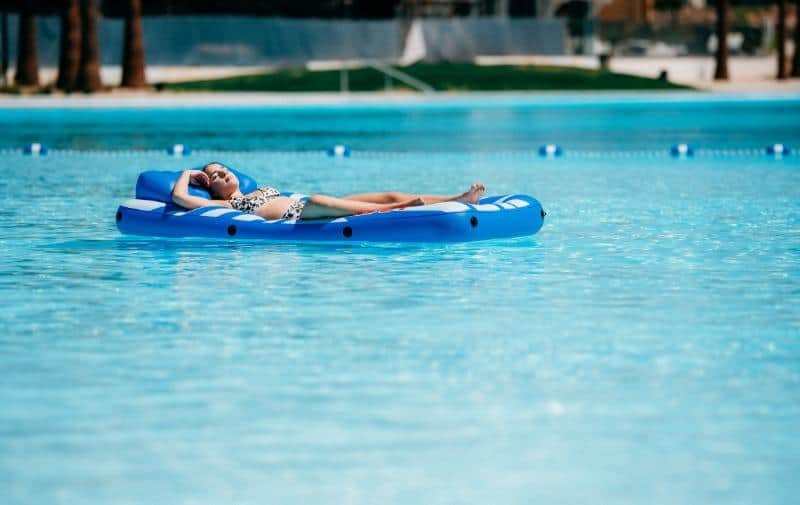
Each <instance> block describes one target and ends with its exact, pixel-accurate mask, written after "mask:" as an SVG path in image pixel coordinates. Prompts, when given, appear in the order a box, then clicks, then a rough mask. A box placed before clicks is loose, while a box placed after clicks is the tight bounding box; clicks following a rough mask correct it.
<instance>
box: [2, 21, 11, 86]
mask: <svg viewBox="0 0 800 505" xmlns="http://www.w3.org/2000/svg"><path fill="white" fill-rule="evenodd" d="M0 47H2V54H0V83H2V85H3V87H6V86H8V82H6V73H7V72H8V60H9V58H8V13H6V12H5V11H3V12H0Z"/></svg>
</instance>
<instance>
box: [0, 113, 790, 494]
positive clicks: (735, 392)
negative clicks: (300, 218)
mask: <svg viewBox="0 0 800 505" xmlns="http://www.w3.org/2000/svg"><path fill="white" fill-rule="evenodd" d="M600 102H602V103H600ZM600 102H594V103H590V104H588V105H586V110H587V111H588V112H587V114H588V115H589V117H590V118H591V121H589V124H587V126H586V130H585V132H584V130H583V129H582V126H581V120H580V114H578V113H579V112H580V111H581V106H580V104H579V103H574V101H569V100H567V101H564V102H559V101H558V100H555V99H552V98H548V99H547V100H545V101H543V102H540V101H537V100H530V101H528V102H524V101H523V102H521V103H515V102H513V101H509V100H508V99H497V100H496V101H492V100H491V99H490V98H487V99H485V101H484V102H481V103H480V104H476V105H474V106H470V105H463V104H460V105H453V106H451V107H447V106H442V105H436V106H431V105H418V106H393V107H388V106H387V107H384V108H377V109H375V110H373V109H370V108H365V107H354V108H351V109H348V108H347V107H331V108H325V107H314V108H312V107H308V108H303V109H300V110H299V111H296V112H292V111H291V110H288V109H275V110H273V109H263V108H259V109H215V110H213V111H211V110H206V111H203V110H199V111H198V110H188V111H185V110H174V111H173V110H155V109H153V110H113V111H112V110H97V111H76V110H67V109H63V110H39V111H30V110H28V111H21V110H0V147H5V148H8V149H7V150H6V151H4V153H3V155H2V159H1V160H0V175H2V177H3V181H2V184H0V198H2V201H3V203H4V205H3V206H2V209H0V309H1V310H0V328H2V332H1V333H0V371H2V374H1V375H0V377H2V379H1V381H0V490H2V491H0V494H2V500H0V501H2V503H4V504H5V503H9V504H32V503H37V504H38V503H48V504H49V503H67V504H74V503H98V504H100V503H253V504H255V503H286V502H290V503H331V502H334V503H338V502H347V503H531V502H543V503H588V502H592V503H663V504H674V503H703V504H708V503H719V504H732V503H734V504H735V503H742V504H744V503H762V504H764V503H768V504H773V503H774V504H779V503H781V504H782V503H792V502H794V501H795V500H796V498H797V496H798V494H800V484H798V483H797V479H796V473H797V468H798V465H799V464H800V440H798V437H797V426H799V425H800V393H799V391H800V341H799V339H798V337H800V311H798V309H797V307H798V306H800V284H799V283H798V278H799V277H800V156H789V157H784V158H782V159H774V158H770V157H767V156H764V155H759V154H757V153H756V150H757V149H761V148H763V147H764V146H765V145H766V144H768V143H772V142H783V143H786V144H789V145H795V146H800V114H798V112H800V100H788V99H782V100H772V101H771V100H761V101H760V100H755V101H739V100H733V99H731V100H727V101H718V102H715V101H713V100H712V101H710V102H704V101H702V99H695V101H692V102H689V103H687V104H685V107H683V106H680V103H677V104H676V103H672V105H671V111H670V112H669V114H670V115H671V116H672V117H673V118H674V120H673V121H671V122H668V124H667V122H665V120H664V113H665V111H667V110H668V109H670V108H669V107H666V106H665V105H664V104H663V103H661V102H659V103H655V104H648V103H647V100H640V101H639V102H636V103H633V104H631V103H630V102H625V103H619V104H617V103H615V101H614V100H612V99H609V98H604V99H603V100H602V101H600ZM681 107H683V108H681ZM675 108H677V109H678V110H677V111H676V110H674V109H675ZM765 111H766V112H765ZM770 111H771V112H770ZM204 114H205V115H208V114H211V115H213V116H214V117H215V119H217V120H218V122H219V121H222V122H224V123H225V124H226V128H225V129H224V132H222V133H220V134H219V135H220V136H221V137H220V138H224V139H227V140H226V143H225V144H222V143H217V144H215V143H214V142H219V140H218V134H217V133H216V132H215V131H214V130H213V129H209V127H208V125H205V124H200V123H202V121H200V120H199V119H198V118H200V117H203V116H204ZM692 114H694V115H692ZM543 115H544V116H548V117H550V118H552V121H551V122H550V124H551V125H560V126H558V128H555V127H553V128H554V129H548V128H547V127H545V126H544V125H543V124H542V122H541V120H540V119H541V117H542V116H543ZM312 116H313V117H314V118H316V119H315V120H314V121H311V120H310V119H309V117H312ZM470 117H472V118H474V120H473V121H472V122H469V121H467V119H465V118H470ZM180 118H183V119H180ZM237 118H249V119H247V120H246V121H244V122H243V124H242V126H241V128H239V126H237V125H238V124H239V123H237V120H238V119H237ZM259 118H268V121H269V122H270V126H269V128H267V129H265V130H261V129H259V128H257V127H256V126H257V125H258V124H260V121H259ZM634 118H635V119H634ZM772 119H774V120H775V121H774V122H772ZM266 120H267V119H265V121H266ZM164 123H166V124H171V125H173V126H172V127H165V128H161V127H160V125H161V124H164ZM312 123H313V124H312ZM767 123H769V124H767ZM131 125H136V128H135V130H136V131H132V130H130V129H129V128H130V126H131ZM181 125H184V126H186V128H185V129H186V131H185V132H184V134H183V135H181V136H180V138H178V135H177V134H176V133H175V131H176V130H175V129H180V128H178V127H179V126H181ZM437 125H438V126H437ZM442 125H447V127H445V126H442ZM693 125H694V126H693ZM12 126H13V127H12ZM312 127H313V130H314V131H315V132H317V133H314V134H313V135H312V134H309V135H306V134H304V133H302V132H303V131H304V130H310V129H312ZM171 128H172V129H171ZM720 129H723V130H724V129H727V130H726V131H728V132H729V133H730V135H726V134H724V133H721V131H720ZM437 131H440V132H444V133H441V135H438V137H437V133H436V132H437ZM204 132H205V133H204ZM503 132H508V135H504V134H503ZM556 133H557V134H558V135H556ZM584 133H585V134H584ZM559 135H561V136H559ZM604 135H606V137H604ZM604 138H605V139H606V140H607V142H604V140H603V139H604ZM215 139H217V140H215ZM34 140H38V141H43V142H45V143H47V144H48V145H50V146H51V147H52V148H54V150H53V151H52V152H51V154H50V155H49V156H46V157H40V158H35V157H28V156H24V155H22V154H21V152H19V151H18V150H17V149H16V148H18V147H20V144H21V143H22V142H29V141H34ZM177 141H180V142H184V143H186V144H188V145H192V146H193V147H195V149H196V151H195V154H193V155H192V156H190V157H188V158H183V159H175V158H170V157H168V156H166V155H165V154H163V152H162V151H161V147H163V146H165V145H168V144H169V143H171V142H177ZM206 141H208V142H206ZM546 141H552V142H558V143H560V144H562V145H564V146H565V150H566V151H567V156H565V157H563V158H559V159H555V160H546V159H542V158H539V157H538V156H536V155H535V153H532V152H531V151H530V149H529V148H530V146H531V145H533V146H538V145H539V144H540V143H542V142H546ZM679 141H690V142H691V143H692V144H694V145H695V146H697V147H698V149H705V150H706V151H703V152H701V153H699V154H698V156H696V157H695V158H693V159H686V160H678V159H673V158H670V157H669V156H667V155H665V154H664V153H663V152H662V150H663V149H665V148H667V147H668V146H669V145H670V144H671V143H674V142H679ZM332 142H336V143H345V144H347V145H350V146H354V156H353V157H352V158H348V159H333V158H328V157H326V156H325V155H324V154H322V153H321V152H319V151H320V150H322V149H324V148H325V147H327V146H329V145H330V144H331V143H332ZM206 143H209V144H210V145H205V144H206ZM223 147H224V148H226V151H224V152H223V151H219V149H220V148H223ZM570 148H572V150H570ZM734 148H735V149H744V151H742V152H741V153H739V154H736V153H734V152H732V151H730V150H731V149H734ZM202 149H207V150H206V151H202ZM278 150H280V151H285V152H276V151H278ZM211 159H220V160H222V161H225V162H228V163H229V164H231V165H232V166H234V167H238V168H242V169H244V170H246V171H248V172H250V173H251V174H252V175H254V176H256V178H257V179H258V180H259V181H263V182H265V183H270V184H275V185H278V186H279V187H281V188H286V189H291V190H296V191H304V192H325V193H332V194H343V193H350V192H354V191H364V190H372V189H379V188H386V189H399V190H407V191H425V192H455V191H460V190H462V189H463V188H465V187H466V186H467V185H468V184H469V183H470V182H471V181H473V180H481V181H483V182H485V183H486V185H487V186H488V188H489V190H490V192H491V193H506V192H523V193H529V194H532V195H534V196H536V197H537V198H538V199H539V200H540V201H541V202H542V203H543V205H544V207H545V209H546V210H547V211H548V217H547V219H546V221H545V225H544V227H543V228H542V230H541V231H540V232H539V234H537V235H536V236H534V237H529V238H524V239H515V240H503V241H490V242H483V243H473V244H463V245H458V244H456V245H436V244H432V245H414V246H408V245H402V244H388V245H380V246H373V245H363V244H342V245H323V246H320V245H307V244H306V245H304V244H262V243H237V242H225V241H222V242H205V241H192V240H144V239H141V238H136V239H131V238H125V237H122V236H120V235H119V234H118V232H117V231H116V229H115V226H114V219H113V216H114V212H115V210H116V206H117V205H118V204H119V203H120V202H121V201H123V200H125V199H127V198H129V197H131V196H132V194H133V185H134V182H135V178H136V175H137V174H138V172H139V171H141V170H144V169H149V168H163V169H180V168H184V167H187V166H191V165H194V164H200V163H202V162H205V161H209V160H211Z"/></svg>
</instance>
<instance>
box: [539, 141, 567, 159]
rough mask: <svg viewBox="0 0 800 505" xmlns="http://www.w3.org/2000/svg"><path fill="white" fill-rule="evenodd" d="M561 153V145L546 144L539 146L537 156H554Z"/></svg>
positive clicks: (562, 152)
mask: <svg viewBox="0 0 800 505" xmlns="http://www.w3.org/2000/svg"><path fill="white" fill-rule="evenodd" d="M562 154H564V150H563V149H561V146H559V145H556V144H546V145H543V146H542V147H540V148H539V156H544V157H546V158H555V157H557V156H561V155H562Z"/></svg>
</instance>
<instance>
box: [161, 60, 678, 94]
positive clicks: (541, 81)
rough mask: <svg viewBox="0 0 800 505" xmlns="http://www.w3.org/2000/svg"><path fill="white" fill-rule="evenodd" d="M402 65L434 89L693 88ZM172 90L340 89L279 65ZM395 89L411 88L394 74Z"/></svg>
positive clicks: (365, 82)
mask: <svg viewBox="0 0 800 505" xmlns="http://www.w3.org/2000/svg"><path fill="white" fill-rule="evenodd" d="M400 70H402V71H403V72H405V73H406V74H408V75H410V76H412V77H415V78H417V79H419V80H421V81H423V82H425V83H427V84H429V85H430V86H433V88H434V89H436V90H437V91H512V90H515V91H523V90H540V91H541V90H552V91H572V90H659V89H664V90H668V89H692V88H689V87H687V86H681V85H678V84H673V83H670V82H668V81H661V80H658V79H647V78H644V77H636V76H632V75H625V74H615V73H612V72H607V71H600V70H584V69H579V68H566V67H545V66H514V65H497V66H478V65H474V64H471V63H436V64H430V63H417V64H415V65H411V66H408V67H403V68H401V69H400ZM348 80H349V90H350V91H383V90H384V89H386V80H385V78H384V75H383V74H382V73H380V72H378V71H377V70H374V69H372V68H359V69H352V70H350V71H349V72H348ZM163 86H164V89H167V90H173V91H274V92H292V91H296V92H302V91H339V71H338V70H325V71H310V70H283V71H279V72H270V73H265V74H258V75H247V76H240V77H228V78H225V79H214V80H205V81H189V82H180V83H169V84H164V85H163ZM392 87H393V88H394V89H410V88H408V87H407V86H406V85H405V84H403V83H401V82H399V81H397V80H394V79H392Z"/></svg>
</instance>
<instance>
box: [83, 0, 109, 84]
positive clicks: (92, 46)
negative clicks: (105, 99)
mask: <svg viewBox="0 0 800 505" xmlns="http://www.w3.org/2000/svg"><path fill="white" fill-rule="evenodd" d="M102 87H103V82H102V80H101V79H100V48H99V45H98V42H97V2H96V0H81V60H80V67H79V69H78V88H79V89H81V90H82V91H84V92H86V93H93V92H95V91H99V90H100V89H101V88H102Z"/></svg>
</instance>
